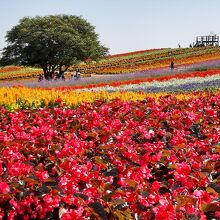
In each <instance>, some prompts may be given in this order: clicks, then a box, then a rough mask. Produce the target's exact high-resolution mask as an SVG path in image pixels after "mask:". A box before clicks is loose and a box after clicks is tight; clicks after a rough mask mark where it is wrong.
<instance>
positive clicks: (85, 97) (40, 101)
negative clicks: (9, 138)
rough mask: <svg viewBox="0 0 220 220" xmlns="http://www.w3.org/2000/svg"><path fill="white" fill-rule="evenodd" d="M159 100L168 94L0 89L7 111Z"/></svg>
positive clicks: (179, 95) (0, 99)
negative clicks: (94, 103)
mask: <svg viewBox="0 0 220 220" xmlns="http://www.w3.org/2000/svg"><path fill="white" fill-rule="evenodd" d="M198 94H199V95H201V94H202V95H203V96H206V93H187V94H185V93H180V94H176V97H177V98H178V99H183V100H185V99H188V98H190V97H195V96H197V95H198ZM147 95H148V96H150V97H153V98H156V99H157V98H159V97H160V96H164V95H168V93H166V92H164V93H157V94H147V93H144V92H132V91H127V92H113V93H108V92H107V91H100V92H91V91H88V92H86V91H81V92H76V91H71V90H66V91H60V90H45V89H30V88H25V87H14V88H0V105H4V106H6V107H7V109H11V110H13V109H19V108H23V109H25V108H29V109H32V108H40V107H44V106H46V107H48V106H54V105H56V104H57V100H62V101H63V102H64V103H65V105H67V106H76V105H79V104H81V103H84V102H89V103H93V102H95V101H96V100H113V99H116V98H118V99H120V100H125V101H129V100H134V101H135V100H143V99H145V98H146V96H147Z"/></svg>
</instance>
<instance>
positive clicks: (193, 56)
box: [78, 48, 220, 74]
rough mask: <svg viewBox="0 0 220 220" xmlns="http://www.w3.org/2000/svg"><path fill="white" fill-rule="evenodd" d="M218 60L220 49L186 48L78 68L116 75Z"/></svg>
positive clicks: (90, 71) (84, 70)
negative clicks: (171, 61)
mask: <svg viewBox="0 0 220 220" xmlns="http://www.w3.org/2000/svg"><path fill="white" fill-rule="evenodd" d="M217 58H220V50H219V48H191V49H189V48H186V49H179V50H170V51H168V52H163V53H161V54H157V55H146V56H143V57H142V56H141V57H137V56H136V57H133V58H129V59H124V60H121V59H120V60H113V61H111V62H110V61H109V62H99V63H96V64H95V63H93V64H87V65H83V66H78V68H80V69H81V71H82V72H84V73H90V74H91V73H98V74H109V73H111V74H114V73H122V72H132V71H141V70H146V69H152V68H158V67H165V66H169V65H170V60H171V59H175V64H176V65H182V64H192V63H194V62H201V61H205V60H211V59H217Z"/></svg>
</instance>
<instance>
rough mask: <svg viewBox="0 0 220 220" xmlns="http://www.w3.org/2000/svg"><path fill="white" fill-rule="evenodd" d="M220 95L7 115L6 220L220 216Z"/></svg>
mask: <svg viewBox="0 0 220 220" xmlns="http://www.w3.org/2000/svg"><path fill="white" fill-rule="evenodd" d="M219 109H220V95H219V94H218V95H212V94H210V95H207V96H206V97H197V98H191V99H189V100H182V101H181V100H178V99H176V98H175V97H174V96H171V95H169V96H164V97H161V98H159V100H157V101H156V100H155V99H153V98H148V97H147V98H146V99H145V100H143V101H122V100H118V99H116V100H113V101H111V102H104V101H96V102H94V103H93V104H89V103H84V104H82V105H80V106H78V107H76V108H74V109H68V108H66V107H65V106H62V107H56V108H52V109H40V110H18V111H15V112H7V111H6V110H5V109H4V108H3V107H1V108H0V207H1V208H0V219H3V218H4V219H10V220H13V219H63V220H68V219H104V220H105V219H106V220H107V219H158V220H163V219H164V220H165V219H169V220H174V219H212V218H220V201H219V193H220V159H219V158H220V111H219Z"/></svg>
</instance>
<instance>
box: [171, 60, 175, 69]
mask: <svg viewBox="0 0 220 220" xmlns="http://www.w3.org/2000/svg"><path fill="white" fill-rule="evenodd" d="M170 69H171V70H173V69H174V62H173V61H171V64H170Z"/></svg>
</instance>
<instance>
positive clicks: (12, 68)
mask: <svg viewBox="0 0 220 220" xmlns="http://www.w3.org/2000/svg"><path fill="white" fill-rule="evenodd" d="M22 69H23V67H20V66H5V67H2V68H0V73H6V72H13V71H18V70H22Z"/></svg>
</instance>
